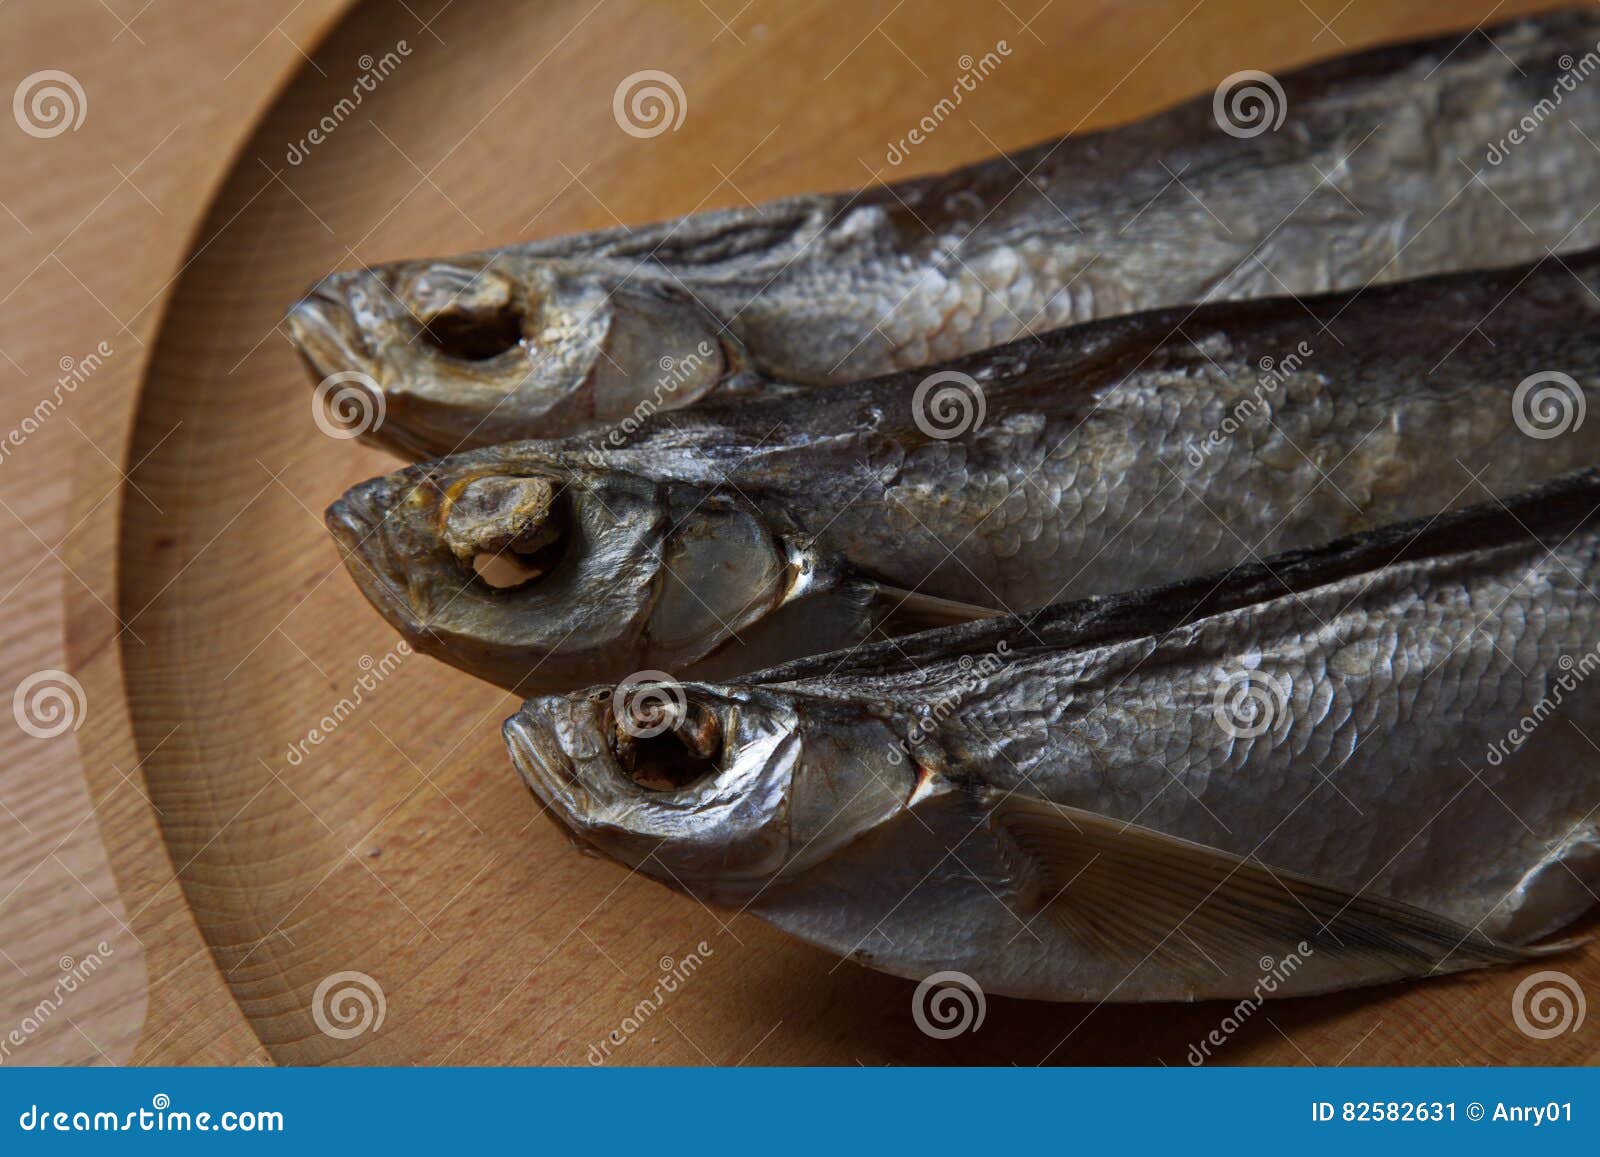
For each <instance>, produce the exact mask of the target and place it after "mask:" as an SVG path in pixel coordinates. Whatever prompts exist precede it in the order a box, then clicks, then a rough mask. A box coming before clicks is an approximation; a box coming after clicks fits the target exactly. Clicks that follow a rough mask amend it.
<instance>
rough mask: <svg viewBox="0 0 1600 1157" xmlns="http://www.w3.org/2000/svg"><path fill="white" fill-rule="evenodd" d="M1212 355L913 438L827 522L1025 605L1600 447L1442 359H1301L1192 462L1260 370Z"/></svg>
mask: <svg viewBox="0 0 1600 1157" xmlns="http://www.w3.org/2000/svg"><path fill="white" fill-rule="evenodd" d="M1218 352H1219V353H1220V354H1221V357H1220V358H1211V359H1210V360H1204V361H1201V362H1200V364H1199V365H1197V366H1193V365H1191V366H1176V367H1169V368H1164V369H1153V370H1149V371H1146V372H1141V373H1140V374H1139V375H1137V376H1136V377H1134V378H1131V379H1128V380H1127V381H1126V382H1125V384H1122V385H1120V386H1118V387H1114V388H1112V389H1109V390H1107V391H1105V392H1103V393H1102V395H1101V396H1100V398H1099V399H1098V405H1097V407H1096V408H1095V409H1094V411H1093V413H1092V414H1091V415H1089V416H1088V417H1087V418H1086V419H1085V420H1084V421H1082V422H1081V424H1077V425H1076V426H1075V427H1072V426H1070V425H1068V424H1066V423H1063V422H1059V421H1058V422H1056V423H1054V424H1053V425H1049V426H1047V425H1046V423H1044V422H1043V421H1042V420H1040V419H1039V418H1038V417H1037V416H1036V415H1028V414H1022V415H1010V416H1007V417H1005V418H1003V419H1002V420H1000V421H998V422H995V423H994V424H992V425H991V426H989V427H988V428H986V429H983V430H981V431H980V432H979V433H978V434H977V436H975V437H972V438H970V439H967V440H964V441H963V442H960V443H957V442H931V443H927V444H924V445H920V446H917V447H915V448H913V449H911V450H909V451H907V452H906V454H905V456H904V458H903V460H902V462H901V464H900V467H899V469H898V470H897V471H895V472H894V473H893V474H892V476H891V477H890V478H889V480H888V481H887V482H886V484H885V485H884V487H883V490H882V494H881V503H874V502H870V501H866V500H864V499H860V498H858V499H857V501H856V502H854V503H852V504H851V505H850V506H849V507H847V508H846V509H844V510H842V511H841V510H838V509H836V508H835V509H829V510H828V511H827V512H826V513H825V514H823V513H822V512H819V517H821V518H822V520H823V521H825V522H828V523H830V524H831V531H832V532H833V533H837V534H839V535H841V536H843V537H844V538H845V539H846V540H848V539H850V538H861V539H874V540H876V541H893V542H895V543H896V551H895V552H894V553H893V554H892V555H882V554H880V555H878V556H876V557H874V558H872V560H871V561H872V564H873V565H874V567H875V568H876V569H877V570H879V571H881V572H883V573H884V574H885V575H886V577H888V578H889V579H890V580H891V581H894V582H898V583H900V584H902V585H905V586H908V587H916V586H921V585H923V584H925V583H926V584H928V586H929V588H930V589H933V590H936V591H937V592H938V593H940V594H944V595H947V596H948V597H952V598H963V599H968V600H971V601H975V602H980V603H984V604H993V603H995V602H996V601H998V602H999V604H1000V605H1002V606H1005V607H1008V608H1012V609H1025V608H1027V607H1031V606H1038V605H1041V604H1043V603H1046V602H1055V601H1062V600H1066V599H1072V598H1076V597H1080V596H1084V595H1090V594H1100V593H1104V592H1106V591H1109V590H1116V589H1130V588H1134V587H1140V586H1147V585H1154V584H1158V583H1161V582H1165V581H1170V580H1171V579H1172V578H1174V577H1175V574H1174V569H1173V565H1172V560H1173V559H1174V558H1182V559H1183V560H1184V561H1185V565H1184V572H1185V573H1187V574H1202V573H1207V572H1209V571H1214V570H1222V569H1225V568H1226V567H1229V566H1232V565H1234V564H1236V563H1238V562H1242V561H1248V560H1250V559H1251V558H1253V557H1264V556H1266V555H1269V554H1273V553H1276V552H1278V551H1281V550H1286V549H1291V548H1294V547H1299V546H1308V545H1312V544H1314V543H1315V542H1318V541H1324V540H1326V539H1329V538H1334V537H1338V536H1341V535H1344V534H1349V533H1355V532H1357V531H1362V530H1368V529H1372V528H1374V527H1376V526H1379V525H1382V524H1384V523H1386V522H1392V521H1396V520H1398V519H1401V518H1404V517H1409V516H1414V515H1415V514H1417V513H1419V512H1421V511H1426V510H1443V509H1446V508H1450V507H1457V506H1464V505H1469V504H1471V503H1473V502H1480V501H1483V500H1484V499H1485V498H1487V497H1489V494H1490V493H1506V492H1507V491H1508V490H1511V489H1515V488H1516V487H1517V486H1519V485H1522V484H1523V483H1524V482H1525V480H1526V479H1527V478H1529V477H1531V476H1534V475H1537V474H1538V473H1540V472H1544V473H1547V474H1552V475H1553V474H1555V473H1560V472H1562V471H1563V470H1568V469H1577V468H1580V467H1582V466H1585V465H1588V464H1589V463H1590V462H1592V461H1595V460H1596V459H1597V457H1600V424H1585V425H1584V426H1579V427H1575V428H1574V429H1572V430H1570V431H1569V432H1568V433H1566V434H1564V435H1562V436H1561V437H1559V438H1556V439H1553V440H1549V441H1540V440H1536V439H1533V438H1530V437H1527V436H1525V435H1523V434H1522V433H1521V432H1520V431H1519V430H1518V429H1517V428H1516V426H1515V424H1514V417H1513V414H1512V408H1511V404H1510V396H1509V392H1508V391H1507V390H1506V389H1505V388H1504V387H1502V386H1499V385H1489V386H1478V387H1462V388H1454V387H1451V386H1450V385H1448V377H1449V373H1448V369H1446V370H1442V371H1441V373H1440V374H1439V376H1438V378H1437V379H1436V380H1434V381H1432V382H1430V381H1428V380H1427V379H1426V378H1424V377H1423V375H1421V374H1405V373H1400V372H1398V371H1397V377H1399V378H1401V379H1402V380H1403V381H1407V382H1410V383H1412V384H1408V385H1390V384H1387V383H1383V382H1352V383H1342V384H1341V385H1340V387H1339V388H1335V387H1334V384H1333V383H1330V382H1328V381H1327V380H1325V379H1324V378H1323V377H1322V376H1321V375H1319V374H1317V373H1314V372H1309V371H1306V372H1299V373H1296V374H1294V375H1292V376H1290V377H1289V378H1287V380H1285V381H1284V382H1283V383H1282V384H1281V385H1280V386H1278V387H1277V388H1276V389H1275V390H1274V391H1272V392H1270V393H1269V394H1268V396H1267V397H1266V399H1265V401H1264V402H1263V404H1262V406H1261V408H1259V409H1257V410H1256V411H1255V412H1254V413H1253V414H1252V415H1251V416H1249V417H1248V418H1246V419H1245V420H1243V421H1240V422H1239V423H1237V425H1236V427H1235V428H1234V429H1233V432H1232V433H1231V434H1230V435H1229V436H1228V440H1229V442H1230V443H1231V444H1229V445H1227V446H1225V447H1224V448H1220V449H1218V450H1217V451H1216V452H1215V453H1213V454H1211V455H1210V456H1209V457H1208V458H1207V459H1206V461H1205V462H1204V463H1203V464H1202V466H1201V467H1200V468H1199V469H1196V468H1195V467H1194V466H1193V465H1192V464H1191V463H1190V462H1189V461H1188V459H1187V458H1186V455H1188V454H1189V453H1190V452H1191V451H1192V449H1193V447H1194V445H1195V441H1196V439H1197V438H1198V437H1202V436H1203V435H1204V434H1205V433H1206V432H1207V430H1208V429H1215V428H1217V427H1218V426H1219V425H1220V424H1221V423H1222V422H1223V421H1224V419H1225V418H1226V416H1227V415H1229V414H1231V413H1233V412H1234V411H1235V409H1236V408H1237V407H1238V406H1239V405H1240V404H1241V403H1242V402H1246V401H1248V400H1249V399H1251V398H1252V397H1253V396H1255V395H1256V394H1257V393H1258V392H1259V385H1258V375H1257V374H1256V373H1255V372H1254V367H1253V366H1251V365H1250V364H1249V363H1247V362H1242V361H1240V360H1239V359H1238V358H1237V357H1235V356H1234V355H1232V354H1229V353H1226V352H1224V351H1218ZM1419 380H1420V381H1421V382H1422V384H1420V385H1418V384H1414V383H1415V382H1416V381H1419ZM1597 387H1600V383H1596V384H1592V385H1589V386H1588V387H1587V390H1586V395H1585V399H1586V404H1587V405H1589V406H1595V405H1600V388H1597ZM1197 419H1198V420H1197ZM1424 445H1428V446H1430V451H1429V452H1428V453H1426V454H1421V453H1418V450H1420V449H1421V448H1422V447H1423V446H1424ZM1434 446H1439V447H1447V448H1448V454H1446V455H1441V454H1440V453H1438V452H1436V451H1434V450H1433V449H1431V447H1434ZM1408 447H1409V449H1408ZM1452 459H1453V460H1454V462H1459V463H1460V466H1459V467H1457V466H1456V465H1454V464H1453V462H1452ZM1475 474H1476V475H1477V479H1478V480H1476V481H1475V480H1474V475H1475ZM1291 515H1292V517H1290V516H1291Z"/></svg>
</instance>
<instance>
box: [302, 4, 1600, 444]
mask: <svg viewBox="0 0 1600 1157" xmlns="http://www.w3.org/2000/svg"><path fill="white" fill-rule="evenodd" d="M1597 41H1600V13H1595V12H1594V11H1593V10H1592V9H1590V10H1582V11H1573V12H1566V13H1554V14H1547V15H1543V16H1538V17H1533V18H1529V19H1523V20H1517V21H1515V22H1512V23H1508V24H1504V25H1500V26H1497V27H1492V28H1488V29H1480V30H1478V31H1477V32H1476V33H1475V34H1468V35H1466V36H1458V35H1450V36H1445V37H1442V38H1439V39H1436V40H1426V41H1420V42H1416V43H1411V44H1404V45H1398V46H1392V47H1386V48H1378V49H1373V50H1370V51H1366V52H1361V53H1358V54H1355V55H1352V56H1348V57H1344V58H1341V59H1337V60H1332V61H1328V62H1324V63H1321V64H1317V65H1313V66H1311V67H1309V68H1305V69H1302V70H1299V71H1296V72H1293V73H1290V74H1286V75H1285V76H1284V77H1282V79H1281V84H1278V82H1276V81H1272V78H1266V79H1265V80H1262V79H1259V78H1258V79H1256V80H1254V81H1252V80H1249V79H1242V80H1240V82H1239V84H1240V85H1241V86H1242V87H1237V88H1234V89H1231V90H1229V91H1227V92H1223V91H1219V92H1218V93H1217V94H1216V95H1215V97H1213V96H1211V95H1209V94H1208V95H1207V96H1205V97H1203V98H1199V99H1197V100H1194V101H1191V102H1190V103H1187V104H1184V105H1181V106H1179V107H1176V108H1174V109H1172V110H1170V111H1168V112H1165V113H1162V114H1161V115H1158V116H1155V117H1152V118H1150V119H1148V120H1145V121H1141V122H1139V123H1137V124H1132V125H1128V126H1126V127H1122V128H1117V129H1113V130H1111V131H1108V132H1100V133H1092V134H1086V135H1083V136H1073V137H1067V138H1063V139H1061V140H1057V141H1051V142H1047V143H1044V144H1041V145H1038V146H1035V147H1033V148H1029V149H1024V150H1022V151H1020V152H1018V153H1015V154H1013V155H1010V156H1002V157H997V158H994V159H992V160H989V161H986V162H984V163H981V164H978V165H974V166H972V167H969V168H965V169H960V170H957V171H955V172H952V173H949V174H946V175H943V176H936V177H926V178H919V179H916V180H911V181H906V182H903V183H900V184H894V185H888V186H876V187H873V188H869V189H866V190H862V191H858V192H854V193H844V194H835V195H816V196H799V197H793V198H789V199H786V200H782V201H776V202H773V203H771V204H767V205H762V206H759V207H755V208H748V209H746V208H738V209H728V210H719V211H716V212H709V213H700V214H694V215H690V216H687V217H681V218H678V219H677V220H673V221H666V222H662V223H660V224H656V225H649V226H644V227H640V228H624V229H614V230H608V231H605V232H600V233H590V234H583V235H578V236H568V237H561V238H557V239H554V240H548V241H538V242H532V243H529V244H525V245H517V246H511V247H508V248H504V249H498V250H494V251H492V252H486V253H479V254H475V255H471V256H466V257H459V258H453V259H449V260H441V261H401V262H396V263H393V264H389V265H381V266H378V267H376V268H375V269H372V270H370V271H369V270H365V269H363V270H360V271H356V272H351V273H341V274H337V275H335V276H333V277H330V278H328V279H326V280H325V281H323V282H322V283H321V284H320V285H318V286H317V287H316V288H315V289H314V290H313V291H312V292H311V293H310V294H309V295H308V296H307V297H306V299H305V300H304V301H302V302H301V303H300V304H298V305H297V306H296V307H295V308H294V310H293V311H292V313H291V315H290V318H289V322H290V326H291V329H292V330H293V333H294V335H295V339H296V341H297V343H298V344H299V347H300V349H301V351H302V352H303V353H304V355H305V357H306V359H307V361H308V362H309V364H310V366H311V368H312V373H313V375H314V376H315V377H316V378H319V379H321V378H324V377H326V376H328V375H331V374H334V373H354V374H359V375H362V378H361V379H356V380H358V381H364V382H365V384H364V385H363V386H362V387H361V388H364V389H370V390H373V391H377V392H379V393H381V395H382V402H383V406H384V419H383V421H382V422H381V423H380V424H378V425H376V426H375V427H373V428H372V429H370V430H369V431H368V432H367V434H368V436H369V437H370V438H373V439H375V440H377V441H379V442H383V443H386V444H387V445H389V446H391V447H393V448H394V449H396V450H398V451H400V452H401V453H404V454H408V455H411V456H414V457H419V458H420V457H432V456H436V455H439V454H447V453H451V452H454V451H457V450H465V449H471V448H473V447H475V446H483V445H490V444H493V443H497V442H502V441H507V440H511V439H515V438H530V437H555V436H560V435H563V434H566V433H570V432H572V431H574V430H576V429H578V428H579V427H581V426H584V425H586V424H589V423H593V422H600V423H615V422H620V421H623V420H626V419H629V418H637V417H638V416H639V415H640V414H641V413H648V412H654V411H655V410H660V409H667V410H672V409H681V408H683V407H688V406H691V405H695V404H698V403H701V402H704V401H707V400H732V399H738V398H751V397H758V396H765V395H768V394H771V393H773V392H780V391H783V390H792V389H796V388H802V387H806V386H816V385H823V384H833V383H842V382H850V381H854V380H858V379H861V378H864V377H869V376H873V375H876V374H881V373H886V372H889V371H893V370H897V369H905V368H911V367H917V366H922V365H926V364H930V363H934V362H939V361H945V360H948V359H951V358H954V357H957V356H960V355H962V354H966V353H969V352H971V351H974V350H978V349H981V348H985V347H988V346H992V345H995V344H997V343H1000V342H1004V341H1008V340H1011V339H1015V338H1018V337H1022V336H1026V335H1030V334H1038V333H1043V332H1046V331H1048V330H1051V329H1054V328H1057V327H1060V326H1063V325H1067V324H1069V323H1077V322H1082V321H1085V320H1089V319H1093V318H1101V317H1107V316H1111V315H1115V314H1124V313H1130V312H1134V311H1138V310H1146V309H1152V308H1156V307H1161V306H1169V305H1175V304H1179V303H1188V302H1194V301H1202V300H1211V299H1222V298H1242V297H1257V296H1263V295H1273V294H1284V293H1295V294H1306V293H1313V292H1323V291H1330V290H1336V289H1353V288H1357V287H1359V286H1362V285H1365V284H1368V283H1370V282H1373V281H1389V280H1400V279H1404V278H1411V277H1418V276H1423V275H1426V274H1433V273H1441V272H1449V271H1453V270H1460V269H1463V268H1467V267H1469V266H1487V265H1496V264H1512V263H1515V262H1521V261H1530V260H1533V259H1534V258H1536V257H1540V256H1543V255H1544V254H1545V253H1546V252H1547V251H1549V250H1551V249H1553V248H1563V249H1576V248H1582V247H1585V246H1589V245H1594V244H1597V243H1600V214H1594V213H1592V212H1590V209H1591V207H1592V204H1593V200H1594V196H1593V191H1594V190H1595V189H1596V188H1600V150H1597V149H1596V148H1595V147H1594V144H1593V141H1592V140H1591V138H1594V139H1600V86H1596V85H1592V84H1588V85H1585V84H1579V83H1576V82H1575V80H1574V77H1575V76H1576V75H1577V71H1576V70H1577V68H1578V66H1575V65H1574V63H1573V62H1574V60H1577V61H1580V62H1581V61H1583V60H1590V61H1593V60H1594V59H1595V58H1596V57H1595V54H1596V44H1597ZM1580 79H1581V78H1580ZM1273 84H1278V88H1280V89H1281V92H1279V91H1276V90H1274V88H1273ZM1252 101H1254V102H1255V104H1254V105H1253V106H1252ZM1247 108H1253V111H1255V112H1256V113H1257V114H1258V115H1259V116H1262V117H1265V118H1267V119H1266V120H1265V121H1252V120H1239V119H1237V118H1238V117H1239V115H1240V113H1241V112H1242V111H1243V110H1244V109H1247ZM1280 118H1281V123H1279V120H1280ZM1530 119H1531V121H1532V122H1533V123H1534V128H1533V129H1532V130H1531V131H1530V130H1528V128H1527V125H1528V124H1529V123H1530ZM1508 134H1510V135H1509V136H1508ZM1513 137H1514V138H1515V139H1514V140H1513V139H1512V138H1513ZM376 405H377V399H372V407H371V408H372V409H376Z"/></svg>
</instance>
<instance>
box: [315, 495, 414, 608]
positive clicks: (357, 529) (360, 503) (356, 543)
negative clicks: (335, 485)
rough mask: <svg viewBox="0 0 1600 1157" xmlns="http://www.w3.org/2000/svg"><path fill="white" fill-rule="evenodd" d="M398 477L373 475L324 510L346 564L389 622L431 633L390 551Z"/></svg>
mask: <svg viewBox="0 0 1600 1157" xmlns="http://www.w3.org/2000/svg"><path fill="white" fill-rule="evenodd" d="M395 488H396V484H395V482H394V481H393V480H392V479H390V478H388V477H385V478H375V479H373V480H372V481H370V482H364V483H362V484H361V485H359V486H354V487H351V488H350V489H349V490H348V491H346V492H345V493H344V494H343V495H342V496H341V497H340V498H338V499H337V500H336V501H334V502H333V504H332V505H330V506H329V507H328V509H327V510H326V511H325V512H324V513H323V523H324V525H326V526H327V528H328V533H329V534H331V535H332V536H333V540H334V542H335V543H336V544H337V545H338V548H339V554H340V557H341V558H342V559H343V560H344V564H345V569H346V570H348V571H349V572H350V575H351V577H352V578H354V579H355V581H356V585H357V586H359V587H360V588H361V592H362V593H363V594H364V595H366V596H367V599H368V601H369V602H371V603H372V604H373V606H375V607H376V608H377V609H378V611H379V613H381V614H382V615H383V617H384V618H385V619H387V620H388V621H389V623H390V624H391V625H392V626H393V627H394V628H395V629H396V630H398V631H400V632H401V633H402V634H404V635H406V636H407V637H408V638H417V637H418V636H421V635H425V634H427V633H428V631H427V628H426V627H425V626H424V625H423V624H422V622H421V621H420V620H419V619H418V618H417V615H416V613H415V611H414V610H413V608H412V606H411V603H410V601H409V600H408V599H407V598H406V593H405V592H406V589H407V588H406V584H405V581H404V578H403V577H402V576H403V568H401V567H400V566H399V565H398V564H397V563H396V562H395V561H394V560H392V559H391V558H390V557H389V549H388V546H389V544H388V538H387V531H388V529H389V523H388V520H389V519H390V517H391V516H392V515H394V513H395V510H396V505H397V504H396V502H395V499H394V490H395Z"/></svg>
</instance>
